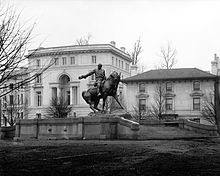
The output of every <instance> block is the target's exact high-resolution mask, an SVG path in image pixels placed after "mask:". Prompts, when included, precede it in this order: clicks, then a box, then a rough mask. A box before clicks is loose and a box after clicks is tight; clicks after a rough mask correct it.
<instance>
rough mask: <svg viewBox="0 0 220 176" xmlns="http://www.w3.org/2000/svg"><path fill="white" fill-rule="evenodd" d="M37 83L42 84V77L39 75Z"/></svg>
mask: <svg viewBox="0 0 220 176" xmlns="http://www.w3.org/2000/svg"><path fill="white" fill-rule="evenodd" d="M36 83H41V75H38V76H37V77H36Z"/></svg>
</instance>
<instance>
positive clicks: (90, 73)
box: [84, 69, 95, 78]
mask: <svg viewBox="0 0 220 176" xmlns="http://www.w3.org/2000/svg"><path fill="white" fill-rule="evenodd" d="M94 73H95V69H94V70H92V71H91V72H89V73H87V74H86V75H84V77H85V78H87V77H88V76H91V75H93V74H94Z"/></svg>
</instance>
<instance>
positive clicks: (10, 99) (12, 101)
mask: <svg viewBox="0 0 220 176" xmlns="http://www.w3.org/2000/svg"><path fill="white" fill-rule="evenodd" d="M9 104H10V105H13V104H14V96H13V95H10V96H9Z"/></svg>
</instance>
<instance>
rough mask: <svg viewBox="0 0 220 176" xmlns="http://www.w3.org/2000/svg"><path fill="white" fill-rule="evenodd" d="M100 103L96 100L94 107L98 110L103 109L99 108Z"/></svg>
mask: <svg viewBox="0 0 220 176" xmlns="http://www.w3.org/2000/svg"><path fill="white" fill-rule="evenodd" d="M98 104H99V101H96V102H95V103H94V108H95V109H96V110H98V111H101V109H99V108H98Z"/></svg>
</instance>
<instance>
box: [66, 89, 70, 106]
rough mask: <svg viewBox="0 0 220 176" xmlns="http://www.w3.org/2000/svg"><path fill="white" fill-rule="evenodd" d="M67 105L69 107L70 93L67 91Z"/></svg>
mask: <svg viewBox="0 0 220 176" xmlns="http://www.w3.org/2000/svg"><path fill="white" fill-rule="evenodd" d="M66 93H67V104H68V105H70V91H67V92H66Z"/></svg>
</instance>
